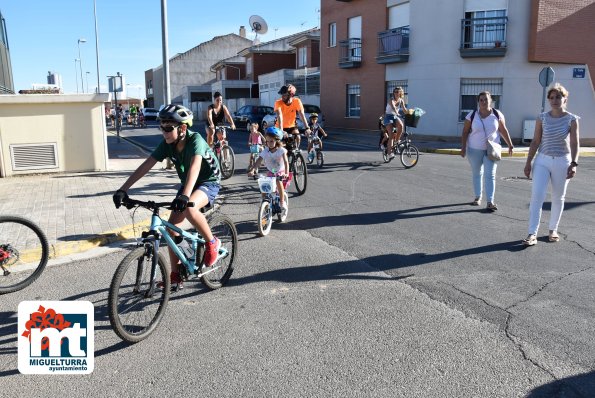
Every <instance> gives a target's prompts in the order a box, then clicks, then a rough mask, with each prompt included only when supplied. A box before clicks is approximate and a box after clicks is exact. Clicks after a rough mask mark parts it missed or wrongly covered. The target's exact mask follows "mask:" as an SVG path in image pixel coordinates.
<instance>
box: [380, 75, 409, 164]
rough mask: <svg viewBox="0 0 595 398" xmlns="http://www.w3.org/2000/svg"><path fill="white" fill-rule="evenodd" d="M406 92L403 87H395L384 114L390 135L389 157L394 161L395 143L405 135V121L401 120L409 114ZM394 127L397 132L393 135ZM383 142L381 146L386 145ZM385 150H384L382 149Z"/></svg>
mask: <svg viewBox="0 0 595 398" xmlns="http://www.w3.org/2000/svg"><path fill="white" fill-rule="evenodd" d="M404 96H405V91H404V90H403V88H402V87H395V89H394V90H393V95H392V97H391V99H390V100H388V102H387V104H386V110H385V112H384V125H385V126H386V131H387V133H388V147H387V148H386V149H387V152H388V157H389V159H392V158H394V157H395V154H394V153H393V141H394V140H396V141H397V142H398V141H399V140H400V139H401V134H402V133H403V121H402V120H401V119H402V118H403V117H404V116H405V114H406V113H407V112H409V111H408V110H407V107H406V106H405V99H404V98H403V97H404ZM393 127H396V131H395V132H394V133H393ZM384 144H385V143H384V142H383V143H382V144H381V145H384ZM381 148H382V146H381ZM382 149H383V150H384V148H382Z"/></svg>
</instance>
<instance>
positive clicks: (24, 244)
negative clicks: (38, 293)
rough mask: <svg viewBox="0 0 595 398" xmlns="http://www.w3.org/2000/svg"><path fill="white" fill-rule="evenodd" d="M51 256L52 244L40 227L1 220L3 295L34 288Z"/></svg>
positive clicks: (7, 218)
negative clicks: (34, 283)
mask: <svg viewBox="0 0 595 398" xmlns="http://www.w3.org/2000/svg"><path fill="white" fill-rule="evenodd" d="M49 255H50V248H49V245H48V240H47V238H46V236H45V234H44V233H43V231H42V230H41V229H40V228H39V227H38V226H37V224H35V223H34V222H32V221H30V220H28V219H26V218H22V217H13V216H5V217H0V294H4V293H11V292H15V291H17V290H21V289H24V288H25V287H27V286H29V285H30V284H32V283H33V282H34V281H35V280H36V279H37V278H39V275H41V273H42V272H43V270H44V269H45V266H46V265H47V262H48V258H49Z"/></svg>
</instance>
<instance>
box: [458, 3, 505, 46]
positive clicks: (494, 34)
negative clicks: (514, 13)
mask: <svg viewBox="0 0 595 398" xmlns="http://www.w3.org/2000/svg"><path fill="white" fill-rule="evenodd" d="M465 18H466V19H468V20H470V22H469V25H468V26H466V27H465V42H467V43H470V45H469V46H470V47H471V48H493V47H495V46H500V45H501V43H503V42H505V39H506V10H489V11H474V12H466V13H465ZM497 43H498V44H497Z"/></svg>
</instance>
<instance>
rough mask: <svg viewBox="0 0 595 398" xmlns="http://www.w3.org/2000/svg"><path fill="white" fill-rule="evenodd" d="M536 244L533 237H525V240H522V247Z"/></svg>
mask: <svg viewBox="0 0 595 398" xmlns="http://www.w3.org/2000/svg"><path fill="white" fill-rule="evenodd" d="M536 244H537V236H535V235H531V234H529V235H527V237H526V238H525V239H523V245H525V246H534V245H536Z"/></svg>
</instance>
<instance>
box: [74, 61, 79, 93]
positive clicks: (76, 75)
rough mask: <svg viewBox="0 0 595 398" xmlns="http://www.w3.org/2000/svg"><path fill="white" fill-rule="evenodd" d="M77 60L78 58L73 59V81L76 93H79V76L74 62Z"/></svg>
mask: <svg viewBox="0 0 595 398" xmlns="http://www.w3.org/2000/svg"><path fill="white" fill-rule="evenodd" d="M78 61H79V59H78V58H75V59H74V79H75V81H76V93H77V94H78V93H79V77H78V75H79V71H78V70H76V63H77V62H78Z"/></svg>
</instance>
